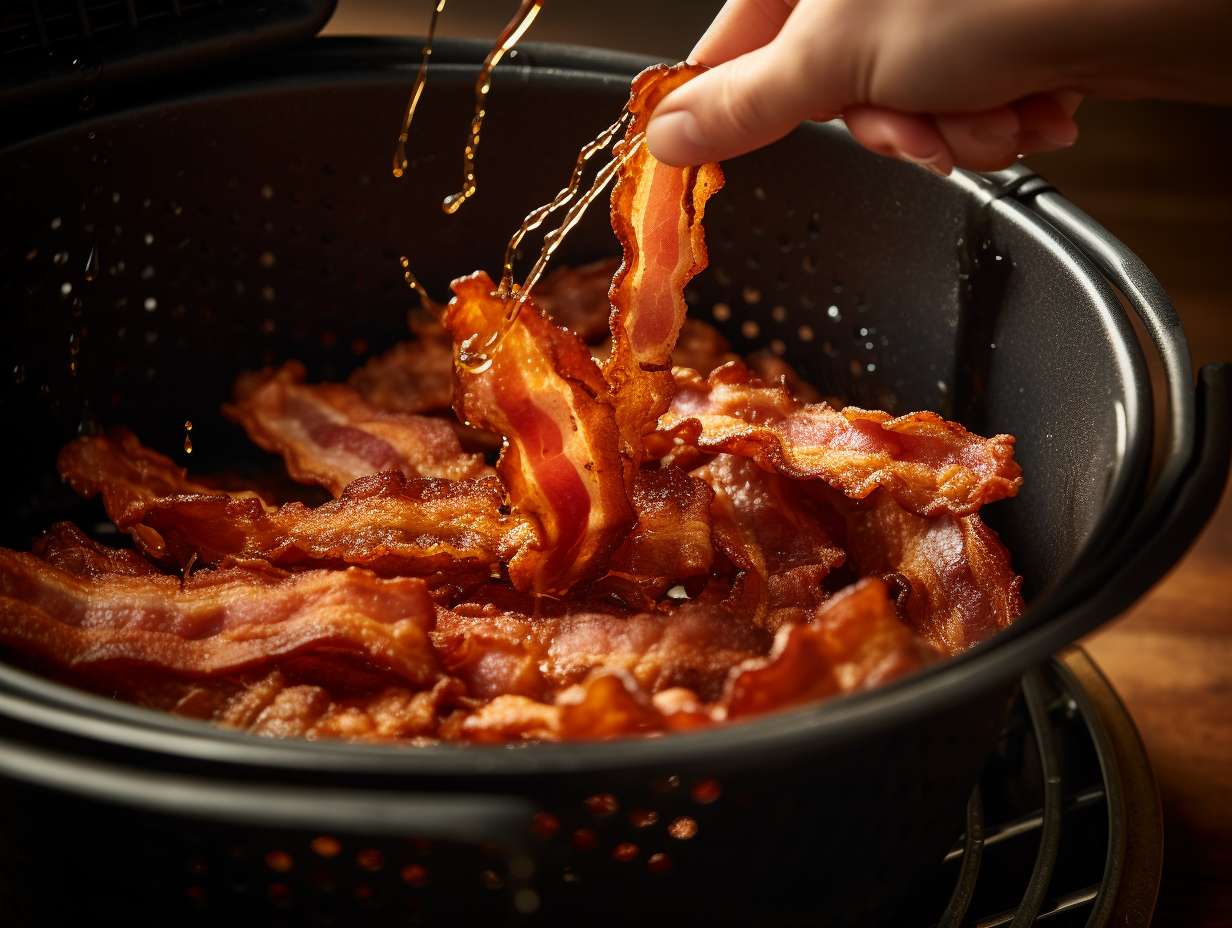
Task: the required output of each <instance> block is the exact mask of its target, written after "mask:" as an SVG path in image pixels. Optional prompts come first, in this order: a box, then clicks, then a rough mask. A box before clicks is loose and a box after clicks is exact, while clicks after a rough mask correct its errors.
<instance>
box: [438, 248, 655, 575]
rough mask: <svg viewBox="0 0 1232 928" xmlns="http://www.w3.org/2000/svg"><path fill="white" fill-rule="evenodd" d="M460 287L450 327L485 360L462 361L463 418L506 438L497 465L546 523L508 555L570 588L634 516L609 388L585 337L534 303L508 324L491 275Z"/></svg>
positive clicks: (521, 505)
mask: <svg viewBox="0 0 1232 928" xmlns="http://www.w3.org/2000/svg"><path fill="white" fill-rule="evenodd" d="M453 288H454V293H455V296H454V299H453V300H452V301H451V302H450V304H449V308H448V310H447V311H446V314H445V327H446V328H447V329H448V330H449V331H450V333H451V334H452V335H453V338H454V342H455V344H456V345H459V346H461V347H460V349H459V351H460V352H467V351H470V352H473V353H474V354H473V355H472V360H476V361H477V363H475V364H473V365H472V366H470V367H468V366H464V365H463V364H458V365H457V387H456V391H455V401H454V402H455V409H456V411H457V413H458V418H460V419H462V420H463V421H465V422H468V423H472V424H474V425H477V426H479V427H481V428H485V429H490V430H492V431H494V432H498V433H500V434H502V435H504V436H505V437H506V440H507V445H506V447H505V450H504V452H503V453H502V454H501V458H500V462H499V463H498V465H497V472H498V473H499V474H500V476H501V479H502V480H503V481H504V483H505V486H506V487H508V489H509V496H510V499H511V501H512V503H513V505H514V508H515V510H516V511H517V512H519V513H521V514H523V515H527V516H530V517H532V518H533V519H534V520H536V522H537V523H538V524H539V526H540V528H541V532H540V535H539V536H538V537H537V538H534V539H533V540H532V542H531V543H528V544H526V545H525V546H524V547H522V548H521V550H519V551H518V553H517V554H515V555H514V556H513V558H512V560H511V561H510V562H509V577H510V580H511V581H512V582H513V584H514V586H516V587H517V588H518V589H523V590H534V591H535V592H540V593H563V592H565V591H567V590H568V589H569V588H570V587H572V586H573V585H574V584H576V583H578V582H580V581H583V580H589V579H592V578H593V577H595V576H596V575H597V574H599V573H601V572H602V571H603V569H604V568H605V567H606V563H607V559H608V557H609V556H610V555H611V553H612V551H613V550H614V549H615V547H616V546H617V545H618V544H619V543H620V541H621V538H622V536H623V535H624V533H625V532H626V531H627V530H628V528H629V526H630V525H632V523H633V518H634V515H633V510H632V507H631V506H630V505H629V500H628V497H627V495H626V491H625V477H624V471H623V466H622V462H621V459H620V454H619V450H618V448H619V445H618V439H617V434H616V422H615V418H614V416H613V412H612V406H611V403H610V401H609V398H608V396H607V387H606V384H605V383H604V381H603V377H602V376H601V374H600V372H599V369H598V367H596V366H595V363H594V361H593V360H591V357H590V352H589V351H588V350H587V348H586V346H585V345H584V344H582V342H581V341H580V340H579V339H578V338H577V336H575V335H574V334H573V333H571V332H569V331H567V330H565V329H562V328H560V327H558V326H557V325H555V324H554V323H553V322H552V321H551V320H549V319H548V318H547V317H545V316H543V315H542V314H541V313H539V311H538V310H537V309H536V308H535V306H534V305H533V304H529V303H528V304H526V305H524V306H523V307H522V310H521V312H520V313H519V315H518V316H517V319H516V320H515V321H514V322H513V323H512V324H511V325H509V326H508V327H507V328H506V323H505V313H506V301H505V300H503V299H501V298H500V297H499V296H496V295H495V294H494V292H493V291H494V287H493V284H492V280H491V279H490V278H489V277H488V276H487V275H486V274H484V273H482V272H480V273H476V274H474V275H472V276H470V277H465V278H462V279H460V280H457V281H454V284H453ZM502 331H503V332H504V335H503V337H500V333H501V332H502ZM498 339H499V341H498ZM493 344H494V347H490V351H491V354H490V355H487V356H485V355H482V354H480V352H481V351H482V350H483V349H482V346H485V345H493ZM478 359H482V360H478Z"/></svg>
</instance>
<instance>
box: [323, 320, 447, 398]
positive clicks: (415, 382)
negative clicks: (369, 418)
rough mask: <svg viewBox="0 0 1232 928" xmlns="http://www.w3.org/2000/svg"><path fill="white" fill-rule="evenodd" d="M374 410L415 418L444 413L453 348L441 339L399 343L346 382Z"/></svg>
mask: <svg viewBox="0 0 1232 928" xmlns="http://www.w3.org/2000/svg"><path fill="white" fill-rule="evenodd" d="M347 383H349V384H350V385H351V386H352V387H354V388H355V389H356V390H358V391H359V393H360V395H361V396H362V397H363V398H364V399H365V400H366V401H367V402H368V403H370V404H371V405H372V406H373V407H374V408H375V409H378V410H381V411H383V412H396V413H404V414H407V415H418V414H422V413H436V412H443V411H445V410H447V409H449V406H450V404H451V403H452V402H453V345H452V344H451V343H450V341H449V337H448V336H447V335H445V333H444V332H443V331H442V332H441V333H440V337H438V338H431V337H427V338H425V337H422V336H421V337H420V338H418V339H416V340H415V341H409V342H399V343H398V344H397V345H394V346H393V347H392V348H390V349H389V351H387V352H385V353H384V354H382V355H378V356H377V357H375V358H373V359H372V360H370V361H369V362H368V363H367V364H365V365H364V366H363V367H361V368H360V369H359V370H357V371H355V373H353V374H352V375H351V377H350V379H349V380H348V381H347Z"/></svg>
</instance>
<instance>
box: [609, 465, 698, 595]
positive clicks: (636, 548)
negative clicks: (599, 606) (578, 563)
mask: <svg viewBox="0 0 1232 928" xmlns="http://www.w3.org/2000/svg"><path fill="white" fill-rule="evenodd" d="M632 499H633V509H634V511H635V512H636V513H637V523H636V524H635V525H634V526H633V531H632V532H630V534H629V537H628V538H626V539H625V541H624V543H623V544H622V545H621V546H620V547H619V548H618V549H617V550H616V553H615V554H613V555H612V562H611V564H610V566H609V569H608V573H607V575H606V576H605V577H603V578H602V579H601V580H599V581H598V582H597V583H596V584H595V587H594V588H593V591H594V592H595V593H597V594H599V595H603V594H608V595H612V596H616V597H618V598H620V599H621V600H622V601H624V602H625V603H627V604H628V605H630V606H640V607H643V608H649V607H650V606H652V605H653V604H654V602H655V601H656V600H658V599H659V598H660V597H662V595H663V594H664V593H665V592H666V591H667V589H668V588H669V587H671V586H675V585H676V584H678V583H680V582H681V581H684V580H689V579H691V578H694V577H704V576H705V575H706V574H708V573H709V572H710V568H711V565H712V564H713V562H714V546H713V543H712V541H711V528H710V504H711V501H712V500H713V499H714V493H713V492H712V491H711V489H710V488H709V487H708V486H706V484H705V483H703V482H702V481H701V480H698V479H697V478H696V477H691V476H689V475H688V474H686V473H685V472H684V471H682V470H680V469H679V468H677V467H664V468H662V469H642V470H640V471H639V472H638V474H637V476H636V477H635V478H634V481H633V493H632Z"/></svg>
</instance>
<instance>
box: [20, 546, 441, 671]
mask: <svg viewBox="0 0 1232 928" xmlns="http://www.w3.org/2000/svg"><path fill="white" fill-rule="evenodd" d="M58 533H59V537H58V538H55V539H52V540H50V541H48V542H47V543H46V544H45V545H44V550H46V547H47V546H48V545H53V546H56V547H58V548H59V549H60V550H59V551H58V553H56V554H55V555H53V556H51V557H49V559H48V560H43V559H41V558H39V557H37V556H35V555H32V554H23V553H19V552H15V551H9V550H7V549H0V644H4V645H6V646H10V647H14V648H16V649H18V650H20V651H22V652H23V653H26V654H33V655H35V656H38V657H41V658H44V659H46V660H48V661H51V662H53V663H55V664H58V665H61V666H66V667H71V668H82V667H91V666H100V665H102V666H113V665H120V666H131V665H139V666H148V667H154V668H158V669H160V670H162V671H168V672H173V673H179V674H190V675H199V676H209V675H216V674H225V673H230V672H235V671H238V670H241V669H244V668H248V667H253V666H257V665H261V664H265V663H267V662H269V661H271V660H273V659H276V658H279V657H283V656H288V655H293V654H295V655H302V654H306V653H310V654H317V655H322V656H327V657H329V658H330V659H332V660H338V661H343V662H347V661H349V662H358V663H360V664H361V665H373V666H377V667H381V668H384V669H385V670H386V671H388V672H389V673H391V674H393V675H395V676H397V677H399V678H401V679H402V680H403V681H405V682H409V683H411V684H414V685H417V686H423V685H427V684H430V683H432V682H433V681H434V680H435V679H436V676H437V668H438V665H437V662H436V658H435V655H434V653H433V651H432V648H431V646H430V642H429V640H428V631H429V629H430V628H431V626H432V621H433V607H432V602H431V600H430V599H429V596H428V589H427V586H426V584H425V583H424V582H423V581H422V580H420V579H416V578H410V577H404V578H397V579H388V580H385V579H381V578H379V577H377V576H376V575H375V574H373V573H370V572H369V571H365V570H361V569H359V568H350V569H348V570H341V571H310V572H306V573H301V574H292V575H288V574H286V573H284V572H282V571H278V570H275V569H274V568H270V567H258V566H255V565H236V566H231V567H224V568H219V569H216V570H202V571H198V572H196V573H194V574H192V575H191V576H189V577H187V578H184V579H181V578H180V577H171V576H163V575H156V574H146V575H134V574H132V573H104V572H101V571H102V570H103V569H105V566H104V565H105V564H106V561H107V559H108V558H109V557H110V555H100V554H99V553H98V552H97V551H91V550H90V547H91V545H92V544H93V543H91V542H89V541H88V539H85V538H84V536H79V537H78V538H77V539H74V538H73V537H72V533H71V532H70V531H68V530H67V529H64V528H61V529H59V530H58ZM74 543H75V544H77V546H78V547H79V548H81V549H82V550H80V551H78V552H77V553H68V552H66V551H65V550H64V549H65V548H66V547H71V546H72V545H73V544H74ZM95 547H97V546H95ZM73 562H76V563H78V564H81V565H86V566H85V567H83V568H81V569H80V572H76V573H75V572H70V571H69V570H66V569H64V568H63V567H62V566H55V564H60V565H65V564H68V563H73Z"/></svg>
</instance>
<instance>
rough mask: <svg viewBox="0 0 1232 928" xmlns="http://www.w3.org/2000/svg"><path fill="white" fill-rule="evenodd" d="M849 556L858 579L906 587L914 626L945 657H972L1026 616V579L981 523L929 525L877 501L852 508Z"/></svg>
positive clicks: (942, 520)
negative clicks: (900, 582) (887, 578)
mask: <svg viewBox="0 0 1232 928" xmlns="http://www.w3.org/2000/svg"><path fill="white" fill-rule="evenodd" d="M847 550H848V552H849V553H850V555H851V561H852V564H853V566H854V567H855V568H856V570H857V571H858V572H859V573H861V574H864V575H874V576H883V575H888V574H894V575H897V576H898V577H902V578H903V579H905V580H906V582H907V583H908V584H909V585H910V593H909V594H908V595H907V597H906V601H905V603H904V604H903V608H904V612H905V614H906V618H907V620H908V621H909V622H910V623H911V626H912V627H913V628H914V629H915V630H916V632H917V633H919V634H920V635H922V636H923V637H924V638H926V639H927V640H928V641H929V642H930V643H931V644H932V645H933V646H934V647H936V648H937V649H938V650H940V651H942V652H943V653H946V654H957V653H959V652H960V651H963V650H966V649H967V648H969V647H971V646H972V645H973V644H976V643H978V642H980V641H983V640H984V639H985V638H987V637H989V636H990V635H992V634H994V633H996V632H998V631H1000V630H1001V629H1003V628H1006V627H1008V626H1009V625H1010V623H1012V622H1013V621H1014V620H1015V619H1017V618H1018V617H1019V616H1020V615H1021V614H1022V610H1023V602H1022V578H1021V577H1019V576H1018V575H1017V574H1015V573H1014V569H1013V567H1012V566H1011V565H1010V556H1009V552H1008V551H1006V550H1005V546H1004V545H1003V544H1001V540H1000V539H999V538H998V537H997V533H996V532H994V531H993V530H992V529H990V528H989V527H988V526H987V525H985V524H984V522H983V521H982V520H981V519H980V517H979V516H978V515H969V516H958V517H956V516H949V515H943V516H940V517H938V518H934V519H926V518H922V517H920V516H918V515H915V514H913V513H911V512H908V511H907V510H905V509H903V508H902V507H901V506H899V505H898V504H897V503H896V502H895V501H894V499H893V498H891V497H889V496H887V495H886V494H885V493H884V492H881V493H876V494H874V496H873V498H872V499H871V500H870V501H869V503H868V504H866V505H861V506H856V507H848V512H847Z"/></svg>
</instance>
